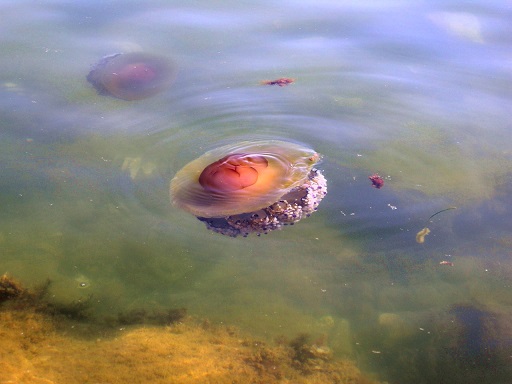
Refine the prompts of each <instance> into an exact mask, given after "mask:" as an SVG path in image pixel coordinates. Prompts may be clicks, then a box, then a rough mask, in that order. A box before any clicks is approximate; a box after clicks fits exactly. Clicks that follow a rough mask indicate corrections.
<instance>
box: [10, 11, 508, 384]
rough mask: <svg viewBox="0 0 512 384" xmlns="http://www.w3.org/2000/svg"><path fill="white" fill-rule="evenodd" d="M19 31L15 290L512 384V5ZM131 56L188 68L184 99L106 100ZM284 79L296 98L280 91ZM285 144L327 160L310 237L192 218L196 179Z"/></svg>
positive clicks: (63, 16) (145, 16)
mask: <svg viewBox="0 0 512 384" xmlns="http://www.w3.org/2000/svg"><path fill="white" fill-rule="evenodd" d="M290 9H293V12H290ZM0 12H1V13H2V15H4V18H3V22H2V24H1V25H0V32H1V33H0V36H1V37H0V42H1V44H0V50H1V51H2V55H0V69H1V71H0V73H1V75H0V111H1V114H2V116H1V119H0V127H1V131H0V162H1V164H2V167H1V168H0V206H1V207H2V209H1V210H0V218H1V220H0V249H1V258H0V267H1V270H0V272H2V273H3V272H8V273H9V274H10V275H12V276H15V277H17V278H19V279H21V280H22V281H23V283H24V284H25V285H27V286H34V285H36V284H38V283H40V282H42V281H45V280H46V279H47V278H49V279H51V281H52V285H51V286H50V288H49V289H50V292H51V295H52V298H53V300H54V302H55V303H56V304H58V303H68V302H73V301H76V300H81V299H83V298H85V297H91V298H92V302H93V305H92V308H91V310H92V311H93V312H94V313H95V315H96V316H108V315H112V314H116V315H117V313H119V312H130V311H133V310H139V309H141V308H142V309H143V310H145V311H147V312H148V313H153V312H154V311H157V312H158V311H161V310H164V309H166V308H186V309H187V311H188V312H187V313H188V314H190V315H191V316H193V317H196V318H207V319H209V321H210V322H212V323H213V324H220V323H223V324H228V325H233V326H236V327H239V328H240V329H242V330H243V331H244V332H249V333H251V334H252V335H254V336H255V337H258V338H263V339H266V340H267V341H268V342H271V341H272V340H275V339H276V338H280V337H285V338H288V339H290V340H291V339H294V338H297V337H298V335H301V334H304V333H307V334H309V335H311V337H312V338H314V339H315V340H317V339H321V340H324V341H323V344H322V345H324V344H325V345H326V346H328V347H329V348H330V350H332V351H333V353H334V354H335V355H338V356H348V357H349V358H351V359H355V360H357V362H358V363H359V366H360V367H361V368H362V369H363V370H365V371H366V372H372V373H375V374H376V375H377V376H378V377H379V378H380V379H381V380H388V381H389V382H393V383H410V382H416V383H434V382H435V383H438V382H450V383H458V382H461V383H462V382H464V383H468V382H476V380H478V381H479V382H480V383H496V382H507V381H510V380H507V379H509V375H510V372H509V371H508V370H507V369H506V367H505V365H506V364H505V363H504V362H505V361H509V360H508V358H507V356H510V354H511V352H510V349H511V341H510V340H511V332H510V324H509V322H508V320H507V319H508V318H509V317H510V314H511V313H510V312H511V310H512V307H511V305H512V296H511V295H510V292H509V291H510V285H511V281H510V276H511V274H510V272H511V270H512V264H511V262H510V257H509V256H510V247H511V244H512V240H511V237H510V229H511V228H510V220H509V218H510V216H511V208H510V204H509V202H508V196H509V195H510V193H511V192H512V183H511V176H510V175H511V168H512V156H511V152H510V139H511V137H510V113H509V109H510V108H509V106H510V99H511V96H512V95H511V91H510V87H508V84H509V83H510V78H511V75H512V73H511V69H510V68H511V66H510V46H511V42H512V41H511V38H510V36H512V33H511V32H512V31H511V28H512V27H511V26H510V23H509V20H510V16H511V10H510V4H508V3H507V2H492V1H491V2H489V1H487V2H483V1H481V2H478V3H474V4H471V5H468V4H465V3H462V2H458V1H451V2H449V3H446V2H440V3H429V4H419V3H418V4H411V3H404V2H383V3H382V4H366V5H364V4H360V3H359V2H343V4H341V3H340V4H337V3H336V4H334V3H333V2H330V1H329V2H326V1H320V2H318V1H315V2H309V1H289V2H286V3H283V4H282V5H269V4H266V3H259V4H253V5H251V6H248V5H247V4H241V3H238V2H224V3H223V4H213V3H208V2H200V3H196V4H194V5H183V4H181V3H178V2H177V3H176V4H172V2H171V3H169V2H161V1H150V2H145V3H144V4H143V5H142V4H140V5H137V4H125V3H123V4H122V5H121V3H117V2H97V1H89V2H77V3H76V4H72V5H70V4H67V3H66V2H60V1H51V2H50V1H48V2H42V3H39V4H38V5H37V6H34V5H33V4H32V3H31V2H27V1H17V2H12V1H3V2H2V3H1V4H0ZM129 52H147V53H148V54H153V55H155V54H156V55H162V56H164V57H171V58H173V60H175V62H176V65H177V66H178V67H179V72H178V75H177V77H176V80H175V82H174V84H173V85H172V86H171V87H170V88H168V89H166V90H163V91H162V92H161V93H159V94H156V95H154V96H152V97H149V98H146V99H143V100H136V101H126V100H120V99H116V98H112V97H106V96H103V95H99V94H97V92H96V90H95V89H94V87H93V86H91V84H89V83H88V82H87V79H86V76H87V73H89V71H90V70H91V69H92V67H93V65H94V64H95V63H96V62H97V60H98V58H99V57H104V56H107V55H112V54H115V53H129ZM279 78H293V79H295V81H294V82H293V83H292V84H288V85H287V86H286V87H278V86H267V85H262V84H261V81H263V80H268V79H279ZM270 139H278V140H285V141H292V142H301V143H305V144H307V146H308V147H310V148H315V150H317V151H318V152H319V153H322V154H323V155H324V161H323V163H322V164H321V166H320V169H321V170H322V172H323V173H324V174H325V175H326V178H328V180H329V195H327V196H326V197H325V199H324V200H323V201H322V205H321V206H320V209H319V211H318V213H316V214H315V215H313V216H311V217H310V218H309V219H308V220H303V221H301V222H300V223H298V224H297V225H294V226H293V227H290V228H288V229H287V230H286V231H274V232H273V233H270V234H268V235H267V236H262V237H260V238H258V237H254V238H250V237H249V238H236V239H233V238H228V237H224V236H220V235H218V234H215V233H210V232H208V231H207V230H206V229H205V228H204V226H203V224H202V223H200V222H199V221H197V219H196V218H195V217H193V216H192V215H188V214H187V213H186V212H182V211H180V210H178V209H176V208H174V207H172V206H171V204H170V197H169V182H170V180H171V179H172V177H173V176H174V175H175V174H176V173H177V172H178V170H179V169H181V168H182V167H183V166H184V165H185V164H187V163H189V162H190V161H192V160H193V159H195V158H198V157H199V156H201V155H202V154H203V153H205V152H207V151H209V150H211V149H213V148H216V147H221V146H224V145H230V144H233V143H236V142H240V141H244V140H270ZM375 173H378V174H379V175H380V176H382V177H383V179H384V180H385V183H384V186H383V187H382V188H379V189H377V188H372V185H371V182H370V181H369V180H368V177H369V176H371V175H373V174H375ZM450 206H457V210H455V211H451V212H450V213H446V214H442V215H438V216H435V217H434V218H432V220H431V222H429V223H428V225H427V227H428V228H429V229H430V231H431V233H430V234H429V235H428V237H427V238H425V241H424V243H422V244H419V243H417V242H416V234H417V233H418V231H420V230H421V229H422V228H424V227H425V226H426V225H425V223H426V221H427V219H428V218H429V216H431V215H432V214H433V213H435V212H437V211H440V210H442V209H445V208H447V207H450ZM443 261H447V262H448V263H446V264H441V262H443ZM450 263H452V264H453V266H451V264H450ZM77 326H78V322H77ZM91 333H93V332H92V331H91ZM471 380H473V381H471Z"/></svg>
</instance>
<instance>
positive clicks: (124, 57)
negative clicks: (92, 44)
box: [87, 52, 176, 100]
mask: <svg viewBox="0 0 512 384" xmlns="http://www.w3.org/2000/svg"><path fill="white" fill-rule="evenodd" d="M175 76H176V68H175V65H174V64H173V63H172V62H170V61H169V60H167V59H164V58H162V57H158V56H153V55H149V54H146V53H139V52H137V53H118V54H115V55H112V56H106V57H104V58H103V59H101V60H100V61H99V62H98V63H97V64H96V65H95V66H94V68H93V69H92V71H91V72H89V74H88V75H87V80H88V81H89V82H90V83H91V84H92V85H93V86H94V88H96V90H97V91H98V93H99V94H101V95H109V96H114V97H117V98H119V99H123V100H140V99H145V98H147V97H150V96H153V95H155V94H157V93H159V92H161V91H163V90H164V89H166V88H167V87H169V86H170V85H171V84H172V82H173V81H174V78H175Z"/></svg>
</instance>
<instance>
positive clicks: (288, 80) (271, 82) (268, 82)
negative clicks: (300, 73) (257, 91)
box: [261, 77, 295, 87]
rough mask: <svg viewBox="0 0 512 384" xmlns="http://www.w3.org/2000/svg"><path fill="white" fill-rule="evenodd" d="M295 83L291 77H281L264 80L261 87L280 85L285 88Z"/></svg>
mask: <svg viewBox="0 0 512 384" xmlns="http://www.w3.org/2000/svg"><path fill="white" fill-rule="evenodd" d="M294 81H295V79H292V78H290V77H281V78H279V79H275V80H263V81H261V85H279V86H280V87H284V86H285V85H288V84H291V83H293V82H294Z"/></svg>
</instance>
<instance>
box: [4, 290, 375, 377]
mask: <svg viewBox="0 0 512 384" xmlns="http://www.w3.org/2000/svg"><path fill="white" fill-rule="evenodd" d="M8 285H9V284H8ZM9 286H10V285H9ZM18 287H19V288H21V287H20V286H18ZM21 289H22V291H23V292H28V291H27V290H24V289H23V288H21ZM25 294H26V293H25ZM21 296H23V295H21ZM21 296H20V295H14V296H10V298H9V300H6V301H4V302H3V303H2V304H1V305H0V336H1V338H2V348H0V382H2V383H10V382H13V383H41V384H43V383H45V384H49V383H66V384H75V383H76V384H79V383H80V384H81V383H86V382H101V383H110V384H115V383H127V382H139V383H155V384H159V383H162V384H163V383H165V384H168V383H180V384H182V383H183V384H187V383H194V384H195V383H290V382H293V383H299V384H300V383H351V384H372V383H374V384H377V382H376V381H374V380H372V379H370V378H368V377H366V376H364V375H363V374H362V373H361V372H360V370H359V369H358V368H357V367H356V366H355V364H354V363H353V362H351V361H349V360H336V359H334V358H333V357H332V354H331V353H330V350H329V348H328V347H327V346H325V345H315V344H314V343H310V342H309V340H308V338H307V337H302V336H299V337H298V338H297V339H295V340H292V341H290V342H288V343H280V344H276V345H274V344H270V343H266V342H262V341H259V340H256V339H254V338H252V337H250V336H246V335H242V334H241V333H240V332H239V331H237V330H235V329H233V328H231V327H228V326H213V325H211V324H209V323H208V322H205V321H202V322H201V321H196V320H194V319H192V318H191V317H183V316H184V313H183V311H181V310H178V312H176V313H179V316H178V317H177V318H174V320H177V321H176V322H171V323H170V324H169V323H168V324H167V325H166V326H158V325H154V324H155V323H153V322H150V323H147V322H146V321H144V325H143V326H141V325H137V326H130V325H123V324H121V323H120V322H118V323H115V326H114V324H113V323H102V324H98V323H96V324H93V323H90V322H84V321H79V320H77V319H70V318H67V317H62V316H57V317H56V316H55V315H53V314H49V313H48V312H42V311H40V310H39V309H40V308H42V307H43V308H44V305H40V304H35V305H34V306H29V305H23V306H18V305H16V304H17V303H16V302H17V300H19V298H20V297H21ZM33 297H35V296H33ZM34 303H35V302H34ZM132 315H133V313H132V314H130V316H132ZM135 315H137V314H135ZM145 316H146V314H145V313H142V315H141V317H142V319H143V320H144V317H145ZM135 317H137V319H136V321H135V322H137V321H138V320H139V319H138V317H139V316H135ZM125 320H126V319H125ZM124 323H125V324H126V323H132V321H131V320H130V321H125V322H124ZM91 330H92V331H91Z"/></svg>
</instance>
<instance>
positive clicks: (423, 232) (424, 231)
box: [416, 227, 430, 244]
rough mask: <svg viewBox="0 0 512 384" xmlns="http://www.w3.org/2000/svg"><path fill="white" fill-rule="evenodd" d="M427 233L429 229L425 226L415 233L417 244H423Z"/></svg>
mask: <svg viewBox="0 0 512 384" xmlns="http://www.w3.org/2000/svg"><path fill="white" fill-rule="evenodd" d="M429 233H430V229H428V228H427V227H425V228H423V229H422V230H421V231H419V232H418V233H417V234H416V242H417V243H419V244H423V243H424V242H425V236H427V235H428V234H429Z"/></svg>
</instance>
